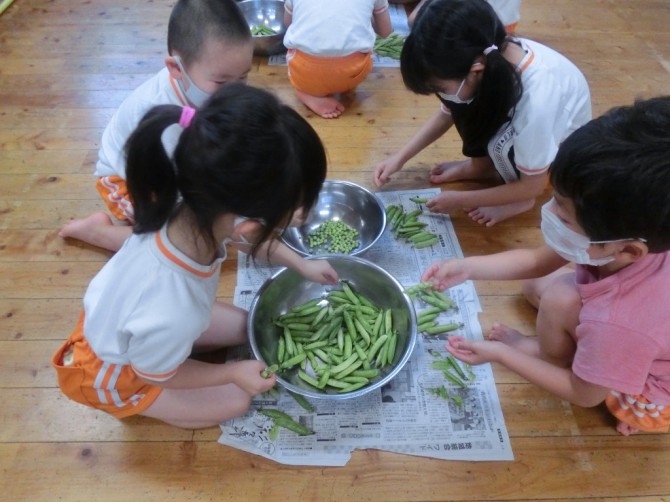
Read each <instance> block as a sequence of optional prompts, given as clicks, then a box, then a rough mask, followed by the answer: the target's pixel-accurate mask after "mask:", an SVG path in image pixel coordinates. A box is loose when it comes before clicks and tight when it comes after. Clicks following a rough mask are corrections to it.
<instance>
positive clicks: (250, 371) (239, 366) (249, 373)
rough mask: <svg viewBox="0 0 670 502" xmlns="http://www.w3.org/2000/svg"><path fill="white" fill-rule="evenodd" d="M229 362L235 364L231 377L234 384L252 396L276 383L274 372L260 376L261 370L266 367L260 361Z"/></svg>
mask: <svg viewBox="0 0 670 502" xmlns="http://www.w3.org/2000/svg"><path fill="white" fill-rule="evenodd" d="M229 364H234V365H235V376H234V379H233V381H234V383H235V385H237V386H238V387H239V388H241V389H242V390H243V391H245V392H247V393H248V394H250V395H252V396H255V395H256V394H261V393H263V392H267V391H268V390H270V389H271V388H272V387H273V386H274V384H275V383H277V377H276V376H275V375H274V374H272V375H270V376H269V377H268V378H263V377H262V376H261V372H262V371H263V370H264V369H265V367H266V364H265V363H264V362H262V361H238V362H234V363H229Z"/></svg>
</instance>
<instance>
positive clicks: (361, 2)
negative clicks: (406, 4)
mask: <svg viewBox="0 0 670 502" xmlns="http://www.w3.org/2000/svg"><path fill="white" fill-rule="evenodd" d="M284 8H285V9H286V12H287V13H289V14H291V16H292V21H291V24H290V25H289V27H288V29H287V30H286V35H284V45H285V46H286V47H287V48H289V49H298V50H299V51H302V52H304V53H306V54H311V55H312V56H322V57H341V56H348V55H349V54H353V53H355V52H370V51H371V50H372V48H373V47H374V45H375V37H376V35H375V31H374V29H373V28H372V16H373V15H374V14H379V13H382V12H384V11H385V10H388V8H389V3H388V0H337V1H328V2H323V1H321V0H285V2H284Z"/></svg>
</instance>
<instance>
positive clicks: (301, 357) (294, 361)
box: [281, 352, 307, 370]
mask: <svg viewBox="0 0 670 502" xmlns="http://www.w3.org/2000/svg"><path fill="white" fill-rule="evenodd" d="M305 358H307V354H305V353H304V352H301V353H299V354H297V355H295V356H293V357H291V358H290V359H287V360H286V361H284V362H283V363H281V369H285V370H286V369H290V368H293V366H295V365H296V364H300V363H301V362H303V361H304V360H305Z"/></svg>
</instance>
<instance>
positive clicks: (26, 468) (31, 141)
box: [0, 0, 670, 502]
mask: <svg viewBox="0 0 670 502" xmlns="http://www.w3.org/2000/svg"><path fill="white" fill-rule="evenodd" d="M171 6H172V2H160V1H157V0H154V1H152V0H149V1H139V2H138V1H130V0H116V1H113V2H112V1H108V2H99V1H91V0H59V1H51V0H16V1H15V3H14V4H13V5H12V6H10V7H9V9H8V10H7V11H6V12H5V13H4V14H3V15H2V16H1V17H0V61H1V64H0V403H1V405H0V418H1V420H0V423H1V424H2V425H1V426H0V499H1V500H8V501H24V500H26V501H34V500H49V501H51V500H68V501H69V500H91V499H95V500H103V501H106V500H124V501H134V500H244V501H251V500H264V501H274V500H278V501H287V502H288V501H297V500H301V501H302V500H305V501H307V500H309V501H343V502H344V501H350V500H386V501H428V500H432V501H434V500H484V499H485V500H557V499H562V500H567V499H580V500H636V501H641V500H670V470H669V469H668V466H669V465H670V435H667V434H657V435H652V434H641V435H637V436H634V437H628V438H624V437H621V436H619V435H618V434H617V433H616V432H615V430H614V428H613V421H612V420H611V419H610V417H608V415H607V414H606V413H605V412H604V411H603V410H602V409H600V408H595V409H579V408H576V407H574V406H571V405H570V404H568V403H566V402H563V401H560V400H558V399H556V398H554V397H552V396H551V395H549V394H548V393H546V392H543V391H541V390H539V389H538V388H536V387H535V386H533V385H530V384H528V383H526V382H524V381H523V380H522V379H520V378H518V377H516V376H515V375H513V374H511V373H510V372H509V371H505V370H504V369H502V368H500V367H495V368H494V371H495V377H496V383H497V388H498V392H499V395H500V399H501V402H502V408H503V412H504V414H505V419H506V423H507V427H508V430H509V433H510V436H511V442H512V447H513V450H514V454H515V460H514V461H513V462H483V463H472V462H447V461H438V460H434V459H426V458H416V457H409V456H403V455H398V454H393V453H388V452H380V451H358V452H355V453H354V455H353V458H352V460H351V461H350V462H349V464H348V465H347V466H346V467H343V468H295V467H286V466H281V465H277V464H275V463H273V462H271V461H268V460H265V459H263V458H260V457H256V456H253V455H250V454H246V453H243V452H240V451H238V450H234V449H231V448H228V447H225V446H222V445H220V444H218V443H217V442H216V440H217V438H218V436H219V429H218V428H212V429H208V430H203V431H191V430H179V429H175V428H172V427H168V426H166V425H161V424H160V423H158V422H155V421H152V420H149V419H142V418H133V419H129V420H127V421H123V422H119V421H117V420H115V419H113V418H110V417H108V416H106V415H104V414H102V413H98V412H95V411H92V410H89V409H85V408H84V407H82V406H79V405H77V404H75V403H72V402H70V401H68V400H67V399H66V398H64V397H63V396H62V395H61V394H60V392H59V391H58V389H57V387H56V382H55V378H54V372H53V371H52V369H51V367H50V363H49V358H50V356H51V354H52V352H53V351H54V349H55V348H56V347H57V346H58V345H59V343H61V341H62V340H63V339H64V338H65V337H66V336H67V335H68V333H69V331H70V329H71V328H72V326H73V325H74V323H75V320H76V318H77V315H78V313H79V310H80V308H81V298H82V295H83V293H84V290H85V288H86V285H87V284H88V281H89V280H90V279H91V278H92V277H93V275H94V274H95V273H96V272H97V271H98V270H99V269H100V267H101V266H102V265H103V264H104V263H105V261H106V260H107V259H108V258H109V254H106V253H104V252H101V251H100V250H96V249H92V248H88V247H86V246H82V245H80V244H77V243H76V242H64V241H63V240H61V239H60V238H59V237H58V236H57V230H58V228H59V227H60V226H61V225H62V224H63V223H64V222H66V221H67V220H68V219H70V218H73V217H75V218H76V217H83V216H85V215H87V214H89V213H91V212H92V211H95V210H99V209H101V208H102V204H101V202H100V201H99V200H98V197H97V195H96V193H95V190H94V183H93V181H94V180H93V177H92V172H93V166H94V163H95V159H96V155H97V149H98V145H99V142H100V137H101V134H102V131H103V128H104V126H105V124H106V123H107V121H108V120H109V119H110V117H111V115H112V113H113V111H114V109H115V108H116V107H117V106H118V105H119V104H120V103H121V101H122V99H123V98H124V97H125V96H126V95H127V94H128V93H129V92H130V91H131V90H132V89H134V88H135V87H137V86H138V85H139V84H140V83H141V82H142V81H144V80H145V79H146V78H148V77H149V76H150V75H152V74H153V73H155V72H156V71H158V70H159V69H160V68H161V65H162V61H163V57H164V54H165V45H166V43H165V34H166V26H167V17H168V14H169V11H170V8H171ZM668 26H670V4H669V3H668V0H634V1H630V0H524V1H523V5H522V19H521V24H520V28H519V34H520V35H522V36H527V37H529V38H533V39H536V40H538V41H541V42H545V43H547V44H548V45H550V46H553V47H554V48H556V49H558V50H560V51H562V52H563V53H565V54H566V55H567V56H569V57H570V58H571V59H572V60H573V61H574V62H576V63H577V65H578V66H580V67H581V68H582V70H583V71H584V73H585V74H586V76H587V78H588V80H589V82H590V84H591V89H592V93H593V106H594V114H596V115H598V114H600V113H602V112H604V111H605V110H607V109H608V108H610V107H612V106H615V105H619V104H628V103H631V102H632V100H633V99H634V98H637V97H651V96H654V95H658V94H670V31H669V30H668ZM250 83H251V84H255V85H259V86H267V87H270V88H272V89H274V90H276V92H277V93H278V94H279V95H280V96H281V97H282V98H283V99H285V100H286V101H287V102H289V103H291V104H293V105H295V106H296V107H297V108H298V109H299V110H300V111H301V113H303V114H304V115H305V116H307V117H308V118H309V120H310V122H311V123H312V124H313V125H314V127H315V128H316V129H317V130H318V132H319V134H320V135H321V137H322V138H323V140H324V142H325V144H326V146H327V149H328V153H329V159H330V171H329V178H332V179H348V180H352V181H356V182H359V183H362V184H364V185H366V186H369V187H371V173H372V169H373V166H374V164H375V162H376V161H378V160H379V159H382V158H384V156H385V155H387V154H389V153H390V152H392V151H393V150H395V149H396V148H398V147H399V146H400V145H401V144H402V143H403V142H404V141H406V140H407V139H408V138H409V136H410V135H411V134H412V133H413V132H414V131H415V130H416V128H417V127H418V126H419V125H420V124H422V122H423V121H424V120H425V119H426V118H427V117H428V116H429V115H430V114H431V113H433V110H434V109H435V107H436V102H435V100H434V98H430V97H420V96H415V95H413V94H411V93H410V92H408V91H406V90H405V89H404V87H403V85H402V80H401V78H400V74H399V70H398V69H382V70H375V71H374V72H373V73H372V74H371V75H370V77H369V78H368V79H367V81H366V82H365V83H364V84H363V85H361V87H360V88H359V91H358V94H357V100H356V102H355V103H353V104H352V105H351V106H350V107H349V109H348V111H347V113H346V114H345V115H344V116H343V117H341V118H340V119H338V120H333V121H326V120H322V119H319V118H315V117H313V116H312V115H310V114H308V113H307V110H306V109H304V108H302V107H300V106H299V104H298V103H297V102H296V100H295V99H294V97H293V96H292V93H291V90H290V88H289V87H288V85H287V79H286V70H285V68H282V67H268V66H267V62H266V60H263V59H258V60H257V61H256V64H255V66H254V70H253V72H252V74H251V76H250ZM669 133H670V132H669ZM455 158H460V151H459V144H458V140H457V138H456V137H455V134H453V133H450V134H448V135H447V137H445V138H444V139H442V140H440V141H438V142H437V143H436V144H435V145H433V146H432V147H430V148H429V149H428V150H426V151H425V152H422V153H421V154H420V155H419V156H418V157H417V158H416V159H414V160H413V161H411V162H410V163H409V164H408V165H407V167H406V169H404V170H403V171H402V174H401V175H400V176H398V178H397V181H395V182H394V183H393V184H391V185H389V187H388V188H389V189H391V190H393V189H396V190H397V189H401V188H410V187H411V188H415V187H426V186H427V181H426V179H427V170H428V167H429V166H430V165H432V164H433V163H435V162H437V161H441V160H444V159H455ZM454 222H455V226H456V229H457V235H458V237H459V240H460V243H461V246H462V248H463V250H464V252H465V254H466V255H472V254H479V253H488V252H494V251H498V250H502V249H506V248H509V247H514V246H522V245H532V244H536V243H538V242H539V241H540V232H539V229H538V222H539V217H538V211H537V210H535V211H533V212H532V213H530V214H526V215H522V216H519V217H516V218H514V219H512V220H510V221H508V222H504V223H503V224H500V225H498V226H496V227H494V228H492V229H484V228H481V227H479V226H477V225H476V224H474V223H472V222H471V221H469V220H468V219H467V218H466V217H463V216H462V215H455V216H454ZM235 270H236V263H235V261H234V260H233V261H230V262H226V264H225V266H224V271H223V274H222V279H221V286H220V290H219V294H220V296H221V297H222V298H223V299H228V300H230V298H231V295H232V291H233V287H234V281H235ZM476 287H477V291H478V293H479V295H480V299H481V301H482V304H483V307H484V312H483V313H482V315H481V318H480V320H481V323H482V326H483V328H484V329H485V330H486V329H487V328H488V327H490V325H491V323H492V322H494V321H495V320H502V321H504V322H506V323H509V324H511V325H513V326H515V327H518V328H519V329H521V330H522V331H524V332H526V333H529V334H532V333H533V329H534V328H533V326H534V312H533V311H532V310H531V309H530V308H529V307H528V306H527V305H526V304H525V303H524V301H523V299H522V298H521V296H520V287H519V284H518V283H498V284H496V283H492V282H484V281H482V282H479V283H477V284H476Z"/></svg>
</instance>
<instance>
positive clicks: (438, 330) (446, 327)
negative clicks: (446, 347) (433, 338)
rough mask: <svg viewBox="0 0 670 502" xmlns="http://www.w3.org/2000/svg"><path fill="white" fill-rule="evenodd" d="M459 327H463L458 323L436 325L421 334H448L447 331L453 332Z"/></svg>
mask: <svg viewBox="0 0 670 502" xmlns="http://www.w3.org/2000/svg"><path fill="white" fill-rule="evenodd" d="M461 327H463V325H462V324H460V323H457V322H450V323H449V324H438V325H437V326H433V327H432V328H428V329H425V330H424V331H423V332H424V333H426V334H427V335H441V334H442V333H448V332H449V331H454V330H457V329H458V328H461Z"/></svg>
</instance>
